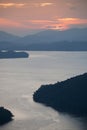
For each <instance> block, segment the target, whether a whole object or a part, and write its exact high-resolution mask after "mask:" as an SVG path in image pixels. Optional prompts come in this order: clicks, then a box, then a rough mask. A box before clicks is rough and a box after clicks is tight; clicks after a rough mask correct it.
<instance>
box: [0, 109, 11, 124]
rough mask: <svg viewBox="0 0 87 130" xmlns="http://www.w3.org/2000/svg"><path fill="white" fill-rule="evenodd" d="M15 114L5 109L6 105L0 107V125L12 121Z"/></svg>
mask: <svg viewBox="0 0 87 130" xmlns="http://www.w3.org/2000/svg"><path fill="white" fill-rule="evenodd" d="M12 117H13V114H12V113H11V112H10V111H9V110H7V109H5V108H4V107H0V125H4V124H6V123H8V122H10V121H12V120H13V119H12Z"/></svg>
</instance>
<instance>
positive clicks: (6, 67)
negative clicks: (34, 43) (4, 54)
mask: <svg viewBox="0 0 87 130" xmlns="http://www.w3.org/2000/svg"><path fill="white" fill-rule="evenodd" d="M27 53H29V57H28V58H17V59H0V106H4V107H5V108H7V109H9V110H10V111H11V112H12V113H13V115H14V120H13V121H11V122H9V123H8V124H6V125H3V126H1V127H0V130H87V120H86V119H83V118H78V117H72V116H71V115H68V114H63V113H59V112H57V111H55V110H53V109H52V108H50V107H46V106H44V105H42V104H39V103H35V102H34V101H33V93H34V92H35V91H36V90H37V89H38V88H39V87H40V86H41V85H43V84H44V85H45V84H53V83H56V82H58V81H63V80H66V79H68V78H71V77H74V76H76V75H80V74H83V73H85V72H87V52H64V51H28V52H27Z"/></svg>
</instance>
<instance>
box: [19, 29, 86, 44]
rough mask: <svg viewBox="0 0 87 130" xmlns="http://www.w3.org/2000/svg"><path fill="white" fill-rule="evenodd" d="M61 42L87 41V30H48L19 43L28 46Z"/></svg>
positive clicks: (24, 38) (20, 40)
mask: <svg viewBox="0 0 87 130" xmlns="http://www.w3.org/2000/svg"><path fill="white" fill-rule="evenodd" d="M58 41H59V42H60V41H69V42H71V41H87V28H81V29H78V28H75V29H68V30H64V31H59V30H46V31H42V32H39V33H37V34H34V35H28V36H25V37H23V38H21V39H19V41H18V42H21V43H28V44H39V43H52V42H58Z"/></svg>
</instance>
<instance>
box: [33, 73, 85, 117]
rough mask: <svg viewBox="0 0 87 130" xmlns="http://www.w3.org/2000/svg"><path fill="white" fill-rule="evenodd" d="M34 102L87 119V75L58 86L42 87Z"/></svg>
mask: <svg viewBox="0 0 87 130" xmlns="http://www.w3.org/2000/svg"><path fill="white" fill-rule="evenodd" d="M33 100H34V101H35V102H38V103H42V104H44V105H46V106H50V107H52V108H53V109H55V110H57V111H59V112H64V113H68V114H71V115H74V116H79V117H87V73H85V74H83V75H79V76H76V77H73V78H70V79H67V80H65V81H62V82H58V83H56V84H49V85H42V86H41V87H40V88H39V89H38V90H37V91H36V92H35V93H34V95H33Z"/></svg>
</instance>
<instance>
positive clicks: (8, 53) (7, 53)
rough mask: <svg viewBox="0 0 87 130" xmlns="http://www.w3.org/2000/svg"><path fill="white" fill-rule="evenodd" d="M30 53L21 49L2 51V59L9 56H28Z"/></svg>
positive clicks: (0, 54)
mask: <svg viewBox="0 0 87 130" xmlns="http://www.w3.org/2000/svg"><path fill="white" fill-rule="evenodd" d="M28 56H29V54H28V53H27V52H21V51H13V50H12V51H9V50H6V51H0V59H7V58H28Z"/></svg>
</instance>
